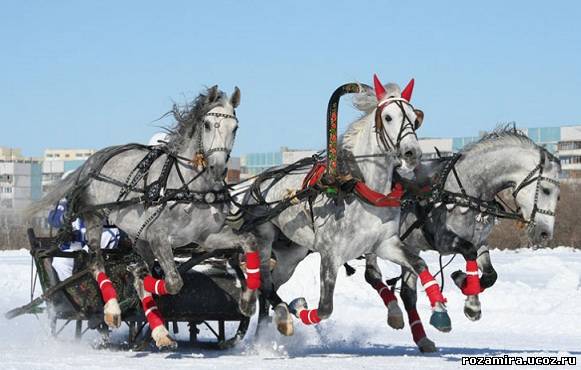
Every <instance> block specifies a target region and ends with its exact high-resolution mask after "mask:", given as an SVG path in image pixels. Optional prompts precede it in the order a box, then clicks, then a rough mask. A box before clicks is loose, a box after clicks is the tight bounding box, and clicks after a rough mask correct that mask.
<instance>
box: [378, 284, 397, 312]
mask: <svg viewBox="0 0 581 370" xmlns="http://www.w3.org/2000/svg"><path fill="white" fill-rule="evenodd" d="M373 289H375V290H377V293H379V296H380V297H381V299H382V300H383V304H385V306H386V307H387V305H388V304H389V302H391V301H397V297H396V296H395V294H393V292H392V291H391V289H389V288H388V287H387V285H385V284H384V283H382V282H381V281H380V282H377V283H375V284H373Z"/></svg>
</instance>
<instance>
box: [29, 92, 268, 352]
mask: <svg viewBox="0 0 581 370" xmlns="http://www.w3.org/2000/svg"><path fill="white" fill-rule="evenodd" d="M239 102H240V91H239V90H238V88H236V89H235V91H234V93H233V94H232V96H231V97H230V98H229V99H228V97H227V96H226V94H225V93H223V92H222V91H220V90H219V89H218V87H217V86H214V87H211V88H209V89H208V90H207V91H205V92H204V93H203V94H200V95H199V96H198V97H197V98H196V99H195V101H194V102H193V103H192V104H190V105H188V106H186V107H185V108H179V107H176V106H174V109H173V111H172V112H171V113H173V116H174V118H175V120H176V121H177V122H176V124H175V126H174V127H173V128H172V129H170V132H169V136H168V140H167V142H161V143H159V145H155V146H144V145H140V144H128V145H123V146H115V147H109V148H105V149H103V150H100V151H99V152H97V153H96V154H94V155H93V156H91V157H90V158H89V159H88V160H87V161H86V162H85V163H84V164H83V166H82V167H80V168H79V169H77V170H76V171H75V172H74V173H73V174H71V175H70V176H68V177H67V178H66V179H64V180H63V181H62V182H61V183H59V184H57V185H56V187H55V188H54V190H53V191H52V192H51V193H49V194H48V195H47V196H46V197H45V198H44V199H43V200H42V201H41V202H39V203H37V204H36V205H35V206H34V209H33V210H32V211H34V210H39V209H42V208H43V207H46V206H49V205H52V204H54V203H55V202H57V201H58V200H59V199H61V198H63V197H65V196H66V197H67V198H68V199H69V203H70V204H71V207H70V208H71V209H72V212H73V213H74V214H75V216H77V215H78V216H79V217H81V218H83V219H84V220H85V223H86V225H87V236H88V243H89V246H90V247H91V249H92V251H93V253H94V254H95V255H96V258H95V259H94V263H93V271H94V274H93V275H94V278H95V279H96V280H97V282H98V283H99V287H100V288H101V293H102V296H103V300H104V302H105V307H104V317H105V322H106V323H107V324H108V325H109V326H110V327H118V326H119V325H120V323H121V310H120V308H119V304H118V302H117V299H116V292H115V289H114V287H113V285H112V283H111V281H110V280H109V279H108V277H107V274H106V272H105V270H104V265H103V260H102V257H101V250H100V248H99V240H100V237H101V229H102V225H103V223H104V222H105V221H107V222H110V223H112V224H115V225H116V226H117V227H119V228H120V229H122V230H123V231H125V232H126V233H127V234H128V235H129V237H131V238H132V240H133V241H134V242H135V248H136V250H137V251H138V252H139V253H140V254H141V255H142V256H143V257H144V259H145V260H146V261H147V262H148V263H149V265H150V266H151V264H152V263H153V261H154V259H157V260H158V261H159V264H160V266H161V268H162V269H163V272H164V273H165V278H164V280H157V279H155V278H153V277H152V276H151V275H150V274H149V272H148V271H147V269H146V270H145V271H144V270H143V269H140V268H139V269H138V268H135V269H134V273H135V275H136V279H135V285H136V289H137V291H138V294H139V297H140V299H141V301H142V306H143V309H144V311H145V315H146V318H147V320H148V322H149V324H150V328H151V329H152V337H153V338H154V339H155V342H156V345H157V346H158V347H165V346H174V345H175V341H174V340H173V339H172V338H171V337H170V336H169V333H168V331H167V329H166V328H165V327H164V325H163V318H162V317H161V315H160V314H159V311H158V310H157V307H156V306H155V302H154V300H153V297H152V294H157V295H162V294H176V293H177V292H179V290H180V289H181V287H182V285H183V282H182V278H181V276H180V274H179V273H178V270H177V269H176V266H175V263H174V258H173V252H172V248H176V247H179V246H183V245H186V244H189V243H192V242H195V243H198V244H203V242H204V241H205V240H206V239H207V238H208V236H209V235H211V234H212V233H215V232H218V231H219V230H220V229H221V228H222V227H223V224H224V220H225V217H226V213H227V201H228V199H229V197H228V195H227V190H226V189H225V187H224V178H225V173H226V170H227V167H226V166H227V162H228V159H229V156H230V152H231V150H232V146H233V144H234V139H235V134H236V130H237V128H238V119H237V118H236V114H235V108H236V107H237V106H238V104H239ZM239 244H240V245H241V246H242V247H243V248H244V250H245V251H247V252H249V253H250V256H251V257H250V259H252V258H254V259H256V258H257V256H258V253H257V252H256V251H255V248H256V243H254V242H253V240H252V235H251V234H246V235H241V236H240V242H239ZM216 247H219V246H216ZM247 258H248V257H247ZM256 264H257V263H256ZM257 267H258V266H257ZM250 280H252V279H250ZM251 285H252V284H248V286H249V287H250V286H251ZM254 288H256V286H254Z"/></svg>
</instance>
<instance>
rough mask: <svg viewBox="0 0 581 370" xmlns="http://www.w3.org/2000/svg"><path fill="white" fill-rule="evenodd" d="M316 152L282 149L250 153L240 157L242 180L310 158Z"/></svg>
mask: <svg viewBox="0 0 581 370" xmlns="http://www.w3.org/2000/svg"><path fill="white" fill-rule="evenodd" d="M316 152H317V151H316V150H311V149H289V148H287V147H282V148H280V151H278V152H265V153H249V154H245V155H243V156H241V157H240V178H241V179H247V178H249V177H252V176H255V175H258V174H259V173H261V172H263V171H265V170H267V169H269V168H271V167H275V166H280V165H283V164H291V163H294V162H296V161H298V160H300V159H303V158H306V157H310V156H312V155H313V154H315V153H316Z"/></svg>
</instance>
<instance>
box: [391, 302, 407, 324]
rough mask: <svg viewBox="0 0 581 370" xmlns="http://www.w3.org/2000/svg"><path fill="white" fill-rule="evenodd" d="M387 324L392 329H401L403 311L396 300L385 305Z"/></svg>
mask: <svg viewBox="0 0 581 370" xmlns="http://www.w3.org/2000/svg"><path fill="white" fill-rule="evenodd" d="M387 325H389V326H390V327H391V328H393V329H398V330H399V329H403V327H404V319H403V313H402V312H401V309H400V308H399V305H398V304H397V302H396V301H391V302H389V303H388V305H387Z"/></svg>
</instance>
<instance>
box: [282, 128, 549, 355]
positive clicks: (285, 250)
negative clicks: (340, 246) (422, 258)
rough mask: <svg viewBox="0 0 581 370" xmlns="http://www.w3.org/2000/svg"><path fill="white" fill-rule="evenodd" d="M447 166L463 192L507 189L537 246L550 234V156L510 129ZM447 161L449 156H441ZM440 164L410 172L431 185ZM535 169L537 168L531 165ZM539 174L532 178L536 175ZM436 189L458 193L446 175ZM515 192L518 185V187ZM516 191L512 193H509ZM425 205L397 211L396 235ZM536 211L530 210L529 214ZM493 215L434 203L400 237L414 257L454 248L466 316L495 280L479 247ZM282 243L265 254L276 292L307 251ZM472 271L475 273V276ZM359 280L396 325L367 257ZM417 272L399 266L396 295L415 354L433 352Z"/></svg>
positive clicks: (483, 194)
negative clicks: (462, 265)
mask: <svg viewBox="0 0 581 370" xmlns="http://www.w3.org/2000/svg"><path fill="white" fill-rule="evenodd" d="M459 154H460V157H459V160H458V161H457V162H456V165H455V168H456V172H457V174H458V176H459V179H460V183H461V184H462V187H463V188H464V190H465V191H466V194H467V195H468V196H472V197H475V198H477V199H481V200H482V201H484V202H492V201H494V198H495V196H496V194H498V193H499V192H500V191H502V190H505V189H511V190H512V194H513V195H514V196H515V203H516V204H517V205H518V206H519V207H520V211H521V217H522V218H523V220H524V221H525V222H526V223H527V224H528V225H529V226H528V235H529V237H530V238H531V241H532V242H533V243H535V244H539V243H543V242H545V241H547V240H549V239H550V238H552V236H553V227H554V214H555V209H556V206H557V200H558V198H559V185H558V174H559V172H560V164H559V162H558V160H557V159H556V158H555V157H554V156H552V155H551V154H550V153H548V152H547V151H546V150H545V149H543V148H541V147H539V146H537V145H536V144H534V143H533V142H532V141H531V140H530V139H528V138H527V137H526V136H525V135H523V134H522V133H519V132H518V131H515V130H509V129H499V130H497V131H495V132H492V133H490V134H489V135H487V136H485V137H483V138H481V139H480V140H479V141H478V142H476V143H474V144H471V145H469V146H467V147H465V148H464V149H463V150H461V151H460V153H459ZM448 161H449V159H448ZM446 163H447V161H428V162H424V163H422V164H420V165H419V166H418V167H417V168H416V170H415V171H414V172H415V174H416V181H417V182H418V185H420V186H424V185H430V186H432V185H433V183H432V181H433V179H434V175H436V174H441V173H442V169H443V168H444V166H445V164H446ZM541 167H542V173H539V171H538V169H540V168H541ZM539 176H540V177H539ZM444 189H445V190H446V191H450V192H453V193H461V191H460V188H459V184H458V182H457V181H456V179H455V177H454V176H453V175H452V174H450V175H449V176H448V177H447V179H446V180H445V183H444ZM519 189H520V190H519ZM515 191H516V192H515ZM424 207H425V205H420V204H418V203H415V204H414V205H413V208H411V209H410V208H405V209H404V210H403V211H402V217H401V227H400V231H401V234H402V235H403V234H404V233H406V231H407V230H408V229H409V228H410V227H411V226H412V225H413V224H414V223H415V222H416V220H417V219H418V218H420V217H422V216H420V215H421V214H422V212H425V209H422V208H424ZM535 209H536V211H534V210H535ZM493 225H494V218H493V217H492V216H490V215H487V214H482V213H481V212H480V211H479V210H476V209H472V208H469V207H462V206H459V205H455V204H453V203H448V204H436V207H435V209H433V210H432V211H431V212H430V213H429V214H428V216H427V217H426V218H425V222H424V223H423V224H422V225H421V227H419V228H416V229H412V230H413V231H412V232H411V233H410V234H409V236H408V237H407V238H406V239H405V244H406V250H407V252H409V253H412V254H414V255H419V253H420V251H422V250H437V251H438V252H440V253H441V254H444V255H446V254H452V253H459V254H462V256H464V258H465V259H466V270H467V271H466V273H459V272H456V273H454V274H453V275H454V276H453V277H454V280H455V281H456V284H457V285H458V286H459V287H461V289H462V292H463V293H464V294H465V295H466V296H467V299H466V304H465V313H466V315H467V316H468V317H469V318H470V319H477V318H479V317H480V304H479V300H478V294H480V293H481V292H482V291H483V290H484V289H486V288H488V287H490V286H492V285H493V284H494V282H495V280H496V272H495V271H494V269H493V267H492V265H491V263H490V256H489V254H488V248H487V246H486V239H487V237H488V236H489V234H490V232H491V231H492V227H493ZM289 244H292V243H290V242H289V241H285V240H278V241H277V242H276V243H275V244H274V245H275V247H274V249H273V252H274V254H275V255H276V256H277V257H278V256H284V258H278V261H279V263H277V265H276V268H275V269H274V271H273V274H272V276H273V282H274V284H275V287H276V288H277V289H278V287H280V286H281V285H282V284H284V283H285V282H286V281H288V279H290V277H291V275H292V273H293V272H294V269H295V268H296V266H297V265H298V263H299V262H300V261H302V260H303V259H304V258H305V257H306V255H307V254H308V253H309V250H308V248H306V247H300V246H297V245H289ZM478 269H480V270H481V271H482V276H481V277H479V276H478ZM365 279H366V281H367V282H368V283H369V284H370V285H372V286H373V287H374V288H375V289H376V290H377V292H378V294H379V295H380V297H381V298H382V300H383V302H384V304H385V305H386V306H387V307H388V324H389V325H390V326H392V327H395V328H397V329H399V328H401V327H399V326H397V325H394V323H398V321H399V316H400V315H401V311H400V310H398V309H396V308H395V306H397V299H396V297H395V295H394V294H393V293H392V291H391V290H390V289H389V288H388V287H386V286H385V285H384V284H383V283H382V280H383V278H382V275H381V271H380V270H379V267H378V265H377V257H376V256H375V255H374V254H367V255H366V271H365ZM416 283H417V275H416V274H415V273H414V272H413V271H411V270H409V268H407V267H405V266H402V288H401V292H400V295H401V298H402V300H403V302H404V305H405V309H406V311H407V314H408V319H409V325H410V329H411V331H412V336H413V339H414V341H415V342H416V344H417V345H418V347H419V349H420V350H421V351H422V352H432V351H435V350H436V346H435V344H434V343H433V342H432V341H431V340H429V339H428V338H427V336H426V333H425V331H424V328H423V325H422V322H421V319H420V317H419V315H418V312H417V310H416V301H417V293H416Z"/></svg>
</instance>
